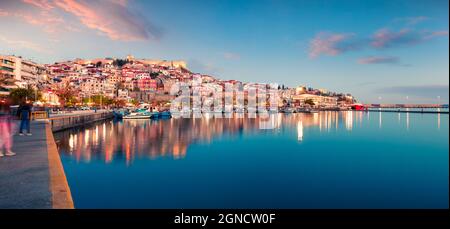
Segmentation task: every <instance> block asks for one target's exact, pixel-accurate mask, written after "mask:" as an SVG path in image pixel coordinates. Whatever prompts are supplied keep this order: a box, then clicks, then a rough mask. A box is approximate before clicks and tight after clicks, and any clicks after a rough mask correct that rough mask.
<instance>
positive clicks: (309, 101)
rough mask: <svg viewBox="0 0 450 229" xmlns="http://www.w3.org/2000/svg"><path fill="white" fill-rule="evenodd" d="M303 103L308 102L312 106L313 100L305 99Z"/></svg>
mask: <svg viewBox="0 0 450 229" xmlns="http://www.w3.org/2000/svg"><path fill="white" fill-rule="evenodd" d="M305 104H308V105H311V106H314V105H315V104H314V101H313V100H312V99H306V100H305Z"/></svg>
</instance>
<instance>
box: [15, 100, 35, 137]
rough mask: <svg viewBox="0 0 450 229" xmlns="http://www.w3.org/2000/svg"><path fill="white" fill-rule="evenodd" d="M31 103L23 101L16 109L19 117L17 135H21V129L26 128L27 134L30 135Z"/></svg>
mask: <svg viewBox="0 0 450 229" xmlns="http://www.w3.org/2000/svg"><path fill="white" fill-rule="evenodd" d="M31 110H32V107H31V104H30V103H28V102H26V103H23V104H22V105H21V106H20V107H19V109H18V110H17V115H18V116H19V118H20V128H19V135H20V136H23V130H24V129H26V130H27V135H28V136H31V128H30V120H31Z"/></svg>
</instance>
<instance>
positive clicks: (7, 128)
mask: <svg viewBox="0 0 450 229" xmlns="http://www.w3.org/2000/svg"><path fill="white" fill-rule="evenodd" d="M12 122H13V121H12V116H11V113H10V109H9V105H8V104H7V103H6V101H5V100H1V101H0V157H3V156H14V155H16V154H15V153H14V152H13V151H12V150H11V148H12V138H13V129H14V128H13V123H12Z"/></svg>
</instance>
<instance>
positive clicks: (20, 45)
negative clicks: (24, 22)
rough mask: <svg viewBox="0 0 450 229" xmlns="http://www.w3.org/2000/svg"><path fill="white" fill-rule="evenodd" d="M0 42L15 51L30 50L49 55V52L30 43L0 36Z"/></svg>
mask: <svg viewBox="0 0 450 229" xmlns="http://www.w3.org/2000/svg"><path fill="white" fill-rule="evenodd" d="M0 42H1V43H4V44H7V45H9V46H12V47H14V48H16V49H31V50H34V51H37V52H42V53H49V51H48V50H46V49H44V48H43V47H42V46H40V45H38V44H36V43H33V42H30V41H25V40H17V39H9V38H7V37H5V36H1V35H0Z"/></svg>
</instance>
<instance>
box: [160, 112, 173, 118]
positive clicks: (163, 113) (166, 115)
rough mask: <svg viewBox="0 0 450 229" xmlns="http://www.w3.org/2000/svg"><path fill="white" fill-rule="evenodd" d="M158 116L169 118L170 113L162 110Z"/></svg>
mask: <svg viewBox="0 0 450 229" xmlns="http://www.w3.org/2000/svg"><path fill="white" fill-rule="evenodd" d="M159 116H160V117H161V118H170V117H172V114H170V111H163V112H159Z"/></svg>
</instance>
